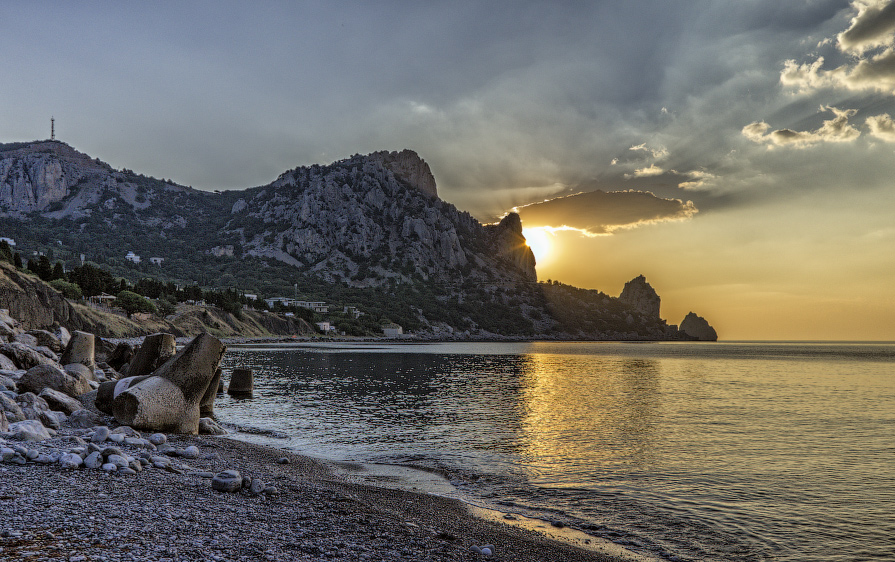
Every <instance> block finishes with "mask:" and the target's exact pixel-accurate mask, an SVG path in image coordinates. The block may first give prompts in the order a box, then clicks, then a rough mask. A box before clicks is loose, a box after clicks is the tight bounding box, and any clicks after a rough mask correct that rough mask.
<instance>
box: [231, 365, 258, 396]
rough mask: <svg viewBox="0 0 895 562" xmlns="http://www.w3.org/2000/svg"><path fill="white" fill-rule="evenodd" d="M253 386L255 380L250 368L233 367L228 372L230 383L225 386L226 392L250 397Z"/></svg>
mask: <svg viewBox="0 0 895 562" xmlns="http://www.w3.org/2000/svg"><path fill="white" fill-rule="evenodd" d="M254 388H255V381H254V377H253V375H252V370H251V369H240V368H237V369H233V373H231V374H230V385H229V386H227V394H229V395H230V396H236V397H240V398H250V397H251V396H252V391H253V390H254Z"/></svg>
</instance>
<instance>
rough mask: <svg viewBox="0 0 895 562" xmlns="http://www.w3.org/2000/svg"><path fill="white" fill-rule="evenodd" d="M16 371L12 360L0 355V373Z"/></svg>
mask: <svg viewBox="0 0 895 562" xmlns="http://www.w3.org/2000/svg"><path fill="white" fill-rule="evenodd" d="M16 369H18V367H17V366H16V364H15V363H13V361H12V359H10V358H9V357H7V356H6V355H3V354H2V353H0V371H15V370H16Z"/></svg>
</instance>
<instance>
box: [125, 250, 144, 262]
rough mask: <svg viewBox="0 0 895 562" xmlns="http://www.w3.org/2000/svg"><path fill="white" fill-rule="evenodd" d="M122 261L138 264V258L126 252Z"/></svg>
mask: <svg viewBox="0 0 895 562" xmlns="http://www.w3.org/2000/svg"><path fill="white" fill-rule="evenodd" d="M124 259H126V260H128V261H132V262H134V263H140V256H138V255H137V254H135V253H133V252H128V253H127V255H126V256H124Z"/></svg>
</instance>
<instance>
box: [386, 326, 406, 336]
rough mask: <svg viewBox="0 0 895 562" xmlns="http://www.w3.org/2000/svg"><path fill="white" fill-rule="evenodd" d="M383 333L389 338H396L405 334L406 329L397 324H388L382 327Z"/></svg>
mask: <svg viewBox="0 0 895 562" xmlns="http://www.w3.org/2000/svg"><path fill="white" fill-rule="evenodd" d="M382 335H384V336H385V337H387V338H396V337H398V336H401V335H404V330H403V329H402V328H401V326H398V325H397V324H386V325H384V326H383V327H382Z"/></svg>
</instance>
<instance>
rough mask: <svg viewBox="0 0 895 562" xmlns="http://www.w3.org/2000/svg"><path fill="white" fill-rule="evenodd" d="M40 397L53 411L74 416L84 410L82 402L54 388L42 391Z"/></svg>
mask: <svg viewBox="0 0 895 562" xmlns="http://www.w3.org/2000/svg"><path fill="white" fill-rule="evenodd" d="M38 396H39V397H40V398H43V399H44V401H46V403H47V405H48V406H49V407H50V409H51V410H56V411H59V412H65V413H66V414H73V413H75V412H77V411H78V410H80V409H81V408H82V406H81V403H80V402H78V401H77V400H75V399H74V398H72V397H71V396H69V395H67V394H63V393H61V392H59V391H58V390H53V389H52V388H45V389H43V390H41V391H40V394H38Z"/></svg>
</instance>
